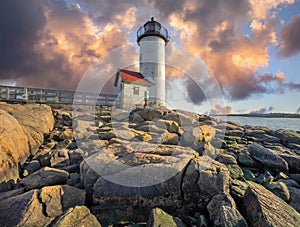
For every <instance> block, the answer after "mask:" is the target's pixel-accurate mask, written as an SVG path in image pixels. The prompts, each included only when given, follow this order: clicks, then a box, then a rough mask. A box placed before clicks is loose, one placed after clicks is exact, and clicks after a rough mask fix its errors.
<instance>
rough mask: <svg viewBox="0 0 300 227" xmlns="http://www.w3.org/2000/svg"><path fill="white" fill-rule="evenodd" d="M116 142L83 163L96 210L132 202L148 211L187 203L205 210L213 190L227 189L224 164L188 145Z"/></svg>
mask: <svg viewBox="0 0 300 227" xmlns="http://www.w3.org/2000/svg"><path fill="white" fill-rule="evenodd" d="M115 142H116V143H113V144H110V145H109V146H108V147H107V148H105V149H102V150H101V152H99V153H98V154H95V155H93V156H90V157H88V158H86V159H85V160H84V161H83V162H82V164H81V179H82V180H83V184H84V186H85V189H86V191H87V199H88V201H89V202H90V203H92V204H93V210H95V212H96V213H97V214H98V213H99V215H100V214H102V213H103V215H104V214H108V213H112V212H113V213H115V212H116V211H115V210H114V209H113V207H119V208H121V209H123V211H124V212H126V210H128V209H132V206H134V204H138V206H139V208H141V209H143V210H144V211H146V212H150V210H151V209H152V208H153V207H162V208H164V207H167V208H168V210H170V211H172V212H175V211H177V210H180V209H183V208H182V207H183V206H187V207H189V206H190V205H191V204H192V206H194V207H201V208H202V209H205V208H206V205H207V204H208V202H209V201H210V200H211V198H212V197H213V196H214V195H216V194H218V193H227V194H228V193H229V180H230V177H229V172H228V170H227V168H226V167H225V166H224V165H223V164H221V163H219V162H216V161H214V160H213V159H211V158H209V157H207V156H201V157H200V156H199V155H198V154H197V153H196V152H195V151H194V150H192V149H190V148H184V147H180V146H174V145H156V144H150V143H146V142H128V143H117V141H115ZM119 142H120V141H119ZM112 209H113V210H112ZM100 216H101V215H100ZM99 218H100V217H99ZM115 218H116V219H119V218H120V217H119V216H118V217H115ZM108 219H109V218H108ZM99 220H102V219H101V218H100V219H99ZM108 223H110V224H113V223H115V222H113V221H108Z"/></svg>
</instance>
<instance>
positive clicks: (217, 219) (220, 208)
mask: <svg viewBox="0 0 300 227" xmlns="http://www.w3.org/2000/svg"><path fill="white" fill-rule="evenodd" d="M207 210H208V213H209V218H210V221H211V222H212V223H213V225H214V226H228V227H229V226H236V227H237V226H241V227H244V226H248V225H247V222H246V220H245V219H244V218H243V216H242V215H241V214H240V212H239V211H238V209H237V207H236V205H235V202H234V200H233V198H232V197H231V196H230V195H228V194H225V193H222V194H217V195H215V196H214V197H213V198H212V200H211V201H210V202H209V204H208V205H207Z"/></svg>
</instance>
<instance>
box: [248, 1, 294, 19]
mask: <svg viewBox="0 0 300 227" xmlns="http://www.w3.org/2000/svg"><path fill="white" fill-rule="evenodd" d="M249 2H250V4H251V12H249V15H250V16H251V17H253V18H259V19H265V18H266V17H267V16H268V13H269V11H270V10H271V9H275V8H277V7H279V6H282V7H284V6H285V5H287V4H293V3H294V2H295V0H264V1H261V0H250V1H249Z"/></svg>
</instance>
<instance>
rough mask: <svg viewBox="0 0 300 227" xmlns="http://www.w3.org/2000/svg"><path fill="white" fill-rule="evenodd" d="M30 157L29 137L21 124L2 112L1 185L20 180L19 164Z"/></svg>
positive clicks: (0, 115) (0, 113) (0, 128)
mask: <svg viewBox="0 0 300 227" xmlns="http://www.w3.org/2000/svg"><path fill="white" fill-rule="evenodd" d="M29 155H30V152H29V147H28V137H27V136H26V134H25V133H24V130H23V128H22V126H21V125H20V124H19V122H18V121H17V120H16V119H15V118H14V117H13V116H11V115H10V114H9V113H7V112H6V111H4V110H0V183H2V182H5V181H9V180H11V179H14V180H16V179H18V177H19V172H18V164H19V163H21V164H23V163H24V162H25V160H26V159H27V157H28V156H29Z"/></svg>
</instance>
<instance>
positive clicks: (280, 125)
mask: <svg viewBox="0 0 300 227" xmlns="http://www.w3.org/2000/svg"><path fill="white" fill-rule="evenodd" d="M217 118H218V119H220V120H225V121H233V122H239V123H241V124H242V125H255V126H264V127H267V128H270V129H273V130H278V129H288V130H294V131H300V118H266V117H237V116H227V117H225V116H219V117H217Z"/></svg>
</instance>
